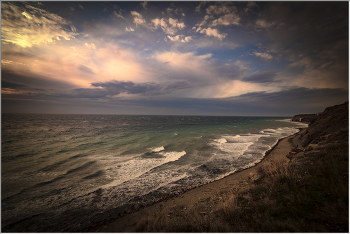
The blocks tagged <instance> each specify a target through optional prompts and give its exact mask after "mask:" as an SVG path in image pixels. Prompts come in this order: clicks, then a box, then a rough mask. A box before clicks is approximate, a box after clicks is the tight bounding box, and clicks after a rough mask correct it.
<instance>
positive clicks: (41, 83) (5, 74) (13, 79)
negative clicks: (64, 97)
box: [1, 68, 72, 90]
mask: <svg viewBox="0 0 350 234" xmlns="http://www.w3.org/2000/svg"><path fill="white" fill-rule="evenodd" d="M1 81H2V82H3V81H4V82H10V83H15V84H18V85H23V87H22V88H24V87H28V88H34V89H47V90H49V89H52V87H54V88H55V89H71V88H72V85H70V84H69V83H68V82H63V81H57V80H53V79H51V78H48V77H43V76H37V75H32V74H30V73H26V74H25V75H24V74H18V73H14V72H12V71H6V70H4V69H3V68H1ZM17 88H21V87H19V86H18V87H17Z"/></svg>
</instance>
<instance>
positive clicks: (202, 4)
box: [195, 2, 208, 12]
mask: <svg viewBox="0 0 350 234" xmlns="http://www.w3.org/2000/svg"><path fill="white" fill-rule="evenodd" d="M207 3H208V2H200V3H199V5H198V6H197V7H196V10H195V11H196V12H200V11H201V7H202V6H204V5H206V4H207Z"/></svg>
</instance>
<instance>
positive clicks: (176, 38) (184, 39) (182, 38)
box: [167, 35, 192, 42]
mask: <svg viewBox="0 0 350 234" xmlns="http://www.w3.org/2000/svg"><path fill="white" fill-rule="evenodd" d="M167 37H168V38H169V39H170V40H171V41H180V42H189V41H190V40H192V36H188V37H186V36H184V35H177V36H174V37H172V36H169V35H168V36H167Z"/></svg>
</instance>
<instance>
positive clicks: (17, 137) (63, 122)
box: [1, 114, 305, 232]
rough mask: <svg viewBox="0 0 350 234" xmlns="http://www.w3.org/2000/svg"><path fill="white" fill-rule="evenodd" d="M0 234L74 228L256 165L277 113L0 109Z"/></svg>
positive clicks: (277, 129)
mask: <svg viewBox="0 0 350 234" xmlns="http://www.w3.org/2000/svg"><path fill="white" fill-rule="evenodd" d="M1 122H2V123H1V186H2V187H1V192H2V194H1V199H2V200H1V201H2V207H1V214H2V215H1V217H2V218H1V219H2V220H1V222H2V231H6V230H13V231H17V232H20V231H31V232H64V231H69V232H74V231H79V230H82V229H83V228H86V227H88V226H89V225H91V224H94V222H98V221H100V220H102V219H109V218H114V217H118V216H120V215H123V214H124V213H125V210H127V209H128V210H134V209H138V208H139V207H140V206H147V205H150V204H152V203H154V202H156V201H159V200H160V199H164V198H166V197H168V196H170V195H174V194H177V193H179V192H181V191H183V190H187V189H190V188H193V187H197V186H199V185H201V184H206V183H209V182H211V181H214V180H218V179H220V178H223V177H225V176H227V175H229V174H231V173H234V172H235V171H238V170H242V169H244V168H247V167H251V166H253V165H255V164H256V163H258V162H260V161H261V160H262V158H263V157H264V155H265V152H266V151H267V150H269V149H271V147H272V146H273V145H274V144H276V142H277V141H278V139H280V138H283V137H285V136H288V135H291V134H293V133H295V132H297V131H298V129H297V128H299V127H304V126H305V124H301V123H293V122H291V121H290V120H288V119H287V120H286V119H285V118H268V117H205V116H115V115H30V114H2V120H1Z"/></svg>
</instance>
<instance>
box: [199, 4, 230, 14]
mask: <svg viewBox="0 0 350 234" xmlns="http://www.w3.org/2000/svg"><path fill="white" fill-rule="evenodd" d="M232 12H237V8H236V7H235V6H234V5H232V3H231V2H218V3H217V4H215V5H211V6H209V7H208V8H207V9H206V13H207V14H208V15H210V14H216V15H219V14H229V13H232Z"/></svg>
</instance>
